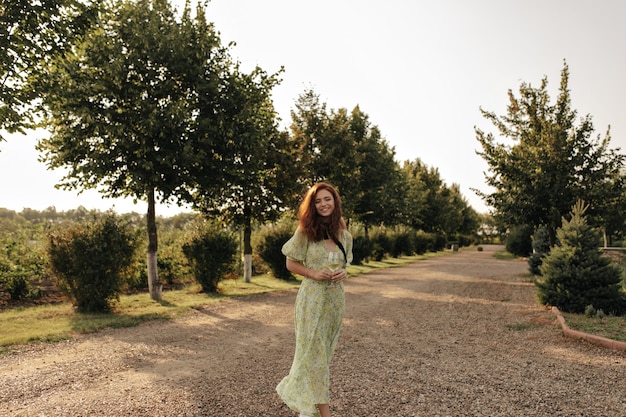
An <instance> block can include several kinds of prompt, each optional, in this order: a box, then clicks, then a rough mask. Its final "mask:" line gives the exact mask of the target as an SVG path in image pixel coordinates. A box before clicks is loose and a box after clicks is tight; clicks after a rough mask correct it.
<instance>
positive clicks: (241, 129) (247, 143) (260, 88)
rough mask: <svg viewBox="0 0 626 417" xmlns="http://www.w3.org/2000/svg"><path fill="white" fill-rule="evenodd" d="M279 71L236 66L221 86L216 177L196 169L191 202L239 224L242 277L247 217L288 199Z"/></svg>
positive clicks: (278, 209) (248, 260) (274, 210)
mask: <svg viewBox="0 0 626 417" xmlns="http://www.w3.org/2000/svg"><path fill="white" fill-rule="evenodd" d="M278 82H279V79H278V74H274V75H268V74H267V73H265V72H264V71H263V70H261V69H260V68H258V67H257V68H256V69H255V70H254V71H252V73H250V74H245V73H243V72H241V71H240V70H239V68H238V67H237V68H236V69H235V71H233V73H232V74H231V75H230V77H229V79H228V82H227V83H226V85H225V89H224V91H223V94H224V96H225V97H226V98H227V100H226V101H225V104H224V107H223V110H224V111H223V112H222V113H221V114H220V115H219V122H218V124H217V126H218V129H219V133H218V135H219V136H220V137H223V138H224V139H225V143H226V147H225V152H224V153H223V157H222V158H221V160H220V161H219V162H220V168H219V172H220V173H221V175H220V177H221V180H220V181H217V182H216V181H215V179H214V176H215V172H210V170H204V169H200V170H198V171H197V178H196V186H195V190H196V191H195V194H194V205H195V206H196V207H197V208H199V209H200V210H201V211H203V212H205V213H208V214H216V215H218V216H219V217H221V218H222V219H223V220H225V221H226V222H228V223H234V224H235V225H237V226H240V227H243V232H244V233H243V246H244V247H243V254H244V280H245V281H246V282H250V280H251V277H252V243H251V240H252V222H253V220H256V221H258V222H260V223H264V222H266V221H272V220H275V219H277V218H278V216H279V215H280V213H282V212H283V211H285V210H287V208H288V207H289V206H288V204H290V202H291V201H292V200H293V194H294V191H293V190H294V186H295V184H294V182H293V179H292V178H293V177H292V175H291V173H292V170H291V169H290V168H289V167H290V166H291V164H292V162H291V161H290V158H289V156H290V152H289V149H288V141H287V137H286V133H285V132H279V130H278V127H277V121H278V119H277V115H276V111H275V110H274V106H273V103H272V101H271V90H272V88H273V87H274V86H275V85H276V84H278Z"/></svg>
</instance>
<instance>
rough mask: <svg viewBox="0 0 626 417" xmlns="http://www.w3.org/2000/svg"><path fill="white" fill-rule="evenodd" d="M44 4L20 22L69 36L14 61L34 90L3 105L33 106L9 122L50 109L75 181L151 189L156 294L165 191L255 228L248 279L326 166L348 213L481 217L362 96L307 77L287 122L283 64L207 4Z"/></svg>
mask: <svg viewBox="0 0 626 417" xmlns="http://www.w3.org/2000/svg"><path fill="white" fill-rule="evenodd" d="M42 5H43V7H44V8H46V10H50V14H48V15H47V14H44V15H43V17H38V18H37V20H35V22H34V23H33V22H32V19H33V18H34V16H36V15H37V13H38V12H40V11H41V9H40V8H39V6H38V5H32V4H27V3H24V2H19V3H17V4H16V5H14V6H15V8H16V10H17V11H16V12H15V13H14V19H15V20H14V23H13V27H12V29H11V33H13V34H20V33H25V34H28V33H34V32H37V31H38V30H39V28H42V27H43V28H48V25H50V24H51V22H49V21H48V20H51V21H53V22H55V23H56V22H63V24H61V26H62V27H63V29H62V31H61V33H63V34H65V35H64V36H57V34H56V32H55V29H54V28H55V27H56V26H54V27H52V28H50V31H48V32H46V31H40V32H39V33H40V34H41V35H40V36H45V37H50V38H51V39H55V42H57V41H58V42H59V46H58V47H55V48H47V49H45V50H42V51H35V50H33V52H32V54H30V55H26V56H27V57H29V58H28V66H26V65H21V66H18V65H17V64H16V62H14V61H11V60H8V61H6V62H4V63H3V65H5V67H4V69H3V70H4V71H5V74H9V73H10V74H13V76H14V78H13V79H14V81H15V83H14V85H16V86H19V87H20V91H22V92H24V96H22V97H23V99H22V101H21V102H20V103H17V104H16V102H14V101H10V100H8V99H4V98H3V102H2V108H3V109H5V110H7V109H11V110H12V111H13V112H12V114H13V115H14V116H15V117H18V116H20V117H21V118H20V120H21V122H20V123H21V124H20V123H17V124H16V123H14V124H12V125H11V124H10V123H9V122H8V119H5V120H4V121H5V122H6V123H4V124H3V127H4V128H5V129H8V128H9V127H10V126H14V127H12V128H11V129H13V130H15V126H18V125H20V126H22V127H28V126H29V120H34V119H36V118H37V117H40V118H41V120H42V122H41V125H43V126H45V127H47V128H49V130H50V132H51V135H50V137H49V138H47V139H45V140H43V141H42V142H41V143H40V144H39V146H38V149H39V150H40V151H41V153H42V156H41V158H42V160H43V161H44V162H46V163H47V165H48V167H49V168H50V169H56V168H64V169H66V172H67V175H66V176H65V177H64V178H63V180H62V182H61V183H60V184H59V186H60V187H61V188H64V189H69V190H82V189H87V188H95V189H98V190H99V191H100V192H101V193H102V194H103V195H104V196H107V197H130V198H134V199H136V200H142V201H147V203H148V209H147V213H148V215H147V232H148V283H149V288H150V293H151V296H152V298H153V299H156V300H158V299H160V298H161V294H160V291H161V284H160V281H159V276H158V273H157V251H158V238H157V223H156V213H155V203H156V201H174V202H177V203H179V204H190V205H191V206H192V207H194V208H195V209H196V210H198V211H200V212H202V213H204V214H206V215H207V216H212V217H219V218H220V219H221V220H222V221H223V222H224V223H227V224H229V225H236V226H237V227H240V228H242V229H243V231H244V244H243V248H244V257H245V259H246V268H245V270H244V271H245V273H244V276H245V278H246V280H249V279H250V275H251V259H252V245H251V234H252V225H253V224H263V223H266V222H271V221H274V220H276V219H277V218H278V217H279V216H280V215H281V214H282V213H284V212H285V211H287V210H290V209H293V208H294V207H295V205H296V204H297V201H298V199H299V196H300V195H301V193H302V191H303V190H304V189H305V188H306V187H308V186H309V185H310V184H312V183H313V182H316V181H319V180H326V181H330V182H332V183H334V184H335V185H336V186H337V187H338V188H339V189H340V191H341V193H342V195H343V197H344V200H345V208H346V215H347V217H348V218H349V219H350V221H354V222H358V223H360V224H363V225H364V227H365V230H366V233H367V231H368V230H369V228H371V227H372V226H374V225H380V224H386V225H394V224H405V225H409V226H411V227H414V228H419V229H422V230H425V231H427V232H434V233H438V234H440V235H443V236H446V237H449V238H453V239H454V237H455V236H456V235H457V234H471V233H472V232H473V231H474V230H476V228H477V226H478V216H477V214H476V213H475V212H474V211H473V210H472V209H471V207H469V205H468V204H467V202H466V201H465V199H464V198H463V197H462V195H461V193H460V191H459V187H458V186H457V185H454V184H453V185H452V186H450V187H449V186H448V185H447V184H445V183H444V182H443V180H442V179H441V178H440V176H439V173H438V171H437V170H436V169H434V168H430V167H428V166H426V165H425V164H423V163H422V162H421V161H420V160H416V161H406V162H404V164H403V165H400V164H399V163H398V162H396V161H395V152H394V150H393V148H391V147H390V146H389V145H388V143H387V141H386V140H384V139H383V136H382V133H381V132H380V130H379V129H378V128H377V127H376V126H375V125H373V124H372V123H371V122H370V120H369V117H368V116H367V114H365V113H364V112H362V111H361V110H360V108H359V107H356V108H355V109H354V110H353V111H352V112H349V111H348V110H346V109H344V108H342V109H338V110H334V109H330V110H329V109H327V108H326V105H325V104H324V103H322V102H321V101H320V99H319V97H318V96H317V95H316V94H315V92H313V91H305V92H304V93H303V94H302V95H301V96H300V97H299V98H298V100H297V101H296V105H295V109H294V110H293V111H292V114H291V118H292V122H291V125H290V129H289V131H283V130H281V129H280V128H279V119H278V117H277V114H276V112H275V109H274V107H273V103H272V101H271V91H272V89H273V87H274V86H276V85H277V84H278V83H279V82H280V79H279V77H280V71H279V72H278V73H276V74H268V73H266V72H265V71H263V70H262V69H261V68H258V67H257V68H255V69H253V70H252V71H251V72H249V73H248V72H245V71H243V70H242V69H241V66H240V64H239V63H238V62H236V61H234V60H233V59H232V58H231V56H230V54H229V48H230V45H227V46H224V45H222V43H221V40H220V38H219V34H218V32H217V31H216V30H215V28H214V26H213V24H212V23H209V22H208V20H207V16H206V15H205V9H204V7H202V6H201V5H198V6H197V7H196V9H195V13H192V9H191V7H190V6H189V3H187V4H186V6H185V8H184V10H183V11H182V13H181V14H180V15H179V14H178V13H177V11H176V10H175V9H174V8H173V7H172V6H171V4H170V3H169V2H168V1H167V0H137V1H114V2H110V3H109V2H106V3H102V4H100V3H92V4H90V3H86V2H75V1H69V0H68V1H50V2H42ZM18 11H19V12H20V13H18ZM46 19H48V20H46ZM78 23H80V24H78ZM33 36H34V35H33ZM9 39H10V42H9V45H10V47H11V48H13V50H14V51H19V50H20V48H21V47H22V44H26V42H25V40H24V39H25V37H24V36H21V35H20V36H13V37H9ZM25 47H26V46H25ZM18 78H19V80H18ZM17 81H19V82H17ZM26 93H27V94H26ZM3 97H4V96H3ZM35 104H37V106H36V107H35V106H34V105H35Z"/></svg>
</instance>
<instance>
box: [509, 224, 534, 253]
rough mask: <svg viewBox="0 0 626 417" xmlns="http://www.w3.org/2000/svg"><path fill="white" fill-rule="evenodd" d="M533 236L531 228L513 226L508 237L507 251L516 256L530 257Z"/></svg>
mask: <svg viewBox="0 0 626 417" xmlns="http://www.w3.org/2000/svg"><path fill="white" fill-rule="evenodd" d="M532 234H533V230H532V227H530V226H513V227H511V230H510V231H509V234H508V236H507V237H506V250H507V252H509V253H512V254H513V255H515V256H523V257H526V256H529V255H530V254H531V253H532V250H533V248H532V242H531V236H532Z"/></svg>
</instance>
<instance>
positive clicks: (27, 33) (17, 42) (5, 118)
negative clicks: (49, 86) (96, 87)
mask: <svg viewBox="0 0 626 417" xmlns="http://www.w3.org/2000/svg"><path fill="white" fill-rule="evenodd" d="M96 4H97V2H81V1H77V0H40V1H36V2H33V1H25V0H3V1H2V3H1V8H2V9H1V12H0V132H1V131H7V132H11V133H13V132H22V133H23V132H24V129H26V128H29V127H32V126H33V124H34V122H35V120H34V114H33V106H32V102H33V100H35V99H37V98H39V92H38V91H37V90H33V89H32V88H30V85H29V83H28V78H29V77H31V76H33V75H35V74H37V73H38V71H39V69H40V68H41V67H42V66H41V64H42V63H45V62H46V61H49V60H50V59H52V58H53V57H55V56H57V55H59V54H62V53H63V52H64V51H65V50H66V49H67V48H68V47H69V46H70V45H71V44H72V42H73V40H74V39H75V38H77V37H78V36H80V35H81V34H82V33H83V32H84V31H85V30H86V29H87V28H89V27H90V25H91V24H92V21H93V19H94V17H95V15H96ZM3 139H4V138H3V137H2V136H1V135H0V140H3Z"/></svg>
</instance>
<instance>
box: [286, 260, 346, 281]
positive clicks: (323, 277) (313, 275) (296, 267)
mask: <svg viewBox="0 0 626 417" xmlns="http://www.w3.org/2000/svg"><path fill="white" fill-rule="evenodd" d="M287 269H288V270H289V271H290V272H293V273H294V274H298V275H302V276H303V277H306V278H310V279H312V280H315V281H327V280H330V279H332V280H333V281H334V282H341V281H343V280H345V279H346V275H347V274H346V270H345V269H340V270H339V271H337V272H335V273H334V274H333V273H332V272H331V271H330V270H328V269H311V268H307V267H306V266H304V265H302V264H301V263H300V262H298V261H294V260H293V259H289V258H287Z"/></svg>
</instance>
